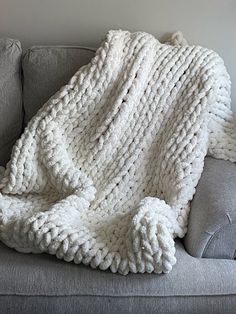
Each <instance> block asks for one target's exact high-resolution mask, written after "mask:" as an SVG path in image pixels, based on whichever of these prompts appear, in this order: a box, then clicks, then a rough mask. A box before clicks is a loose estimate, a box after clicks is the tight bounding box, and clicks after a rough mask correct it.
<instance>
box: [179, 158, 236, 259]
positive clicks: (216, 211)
mask: <svg viewBox="0 0 236 314" xmlns="http://www.w3.org/2000/svg"><path fill="white" fill-rule="evenodd" d="M184 244H185V247H186V249H187V251H188V252H189V253H190V254H191V255H193V256H198V257H209V258H228V259H233V258H235V257H236V256H235V252H236V164H234V163H231V162H228V161H223V160H216V159H213V158H209V157H208V158H206V159H205V167H204V172H203V174H202V176H201V179H200V182H199V183H198V186H197V189H196V194H195V196H194V199H193V201H192V204H191V212H190V217H189V223H188V233H187V235H186V237H185V239H184ZM235 263H236V262H235Z"/></svg>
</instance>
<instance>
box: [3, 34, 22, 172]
mask: <svg viewBox="0 0 236 314" xmlns="http://www.w3.org/2000/svg"><path fill="white" fill-rule="evenodd" d="M21 56H22V50H21V44H20V42H19V41H18V40H15V39H0V166H5V164H6V162H7V161H8V160H9V158H10V154H11V150H12V146H13V144H14V143H15V141H16V139H17V138H18V137H19V136H20V133H21V131H22V121H23V112H22V110H23V108H22V84H21Z"/></svg>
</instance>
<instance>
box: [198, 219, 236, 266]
mask: <svg viewBox="0 0 236 314" xmlns="http://www.w3.org/2000/svg"><path fill="white" fill-rule="evenodd" d="M235 225H236V223H229V222H228V223H227V224H224V225H222V226H220V227H219V228H218V229H217V230H216V231H215V232H214V233H213V234H212V235H211V236H210V237H209V239H208V241H207V244H206V246H205V248H204V250H203V252H202V257H204V254H206V251H207V249H208V248H209V246H210V244H211V243H212V241H213V239H214V238H215V236H216V235H217V234H219V233H220V232H221V230H222V229H224V228H226V227H228V226H235ZM231 259H232V260H233V258H231Z"/></svg>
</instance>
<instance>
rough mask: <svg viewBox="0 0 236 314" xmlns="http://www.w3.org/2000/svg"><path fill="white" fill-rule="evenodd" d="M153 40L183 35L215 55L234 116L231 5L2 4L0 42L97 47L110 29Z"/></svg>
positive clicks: (73, 0)
mask: <svg viewBox="0 0 236 314" xmlns="http://www.w3.org/2000/svg"><path fill="white" fill-rule="evenodd" d="M111 28H112V29H117V28H122V29H128V30H130V31H135V30H144V31H147V32H150V33H152V34H154V35H155V36H157V37H160V36H163V34H165V33H166V32H172V31H176V30H181V31H182V32H183V33H184V35H185V37H186V38H187V39H188V40H189V42H191V43H196V44H200V45H202V46H206V47H209V48H211V49H214V50H216V51H217V52H218V53H219V54H220V55H221V56H222V57H223V58H224V60H225V63H226V66H227V68H228V71H229V73H230V75H231V79H232V98H233V103H232V105H233V108H234V112H235V113H236V1H235V0H195V1H193V0H178V1H174V0H97V1H96V0H0V36H1V37H15V38H18V39H19V40H20V41H21V42H22V44H23V47H24V48H27V47H29V46H31V45H38V44H47V45H48V44H72V45H86V46H97V45H98V44H99V41H100V40H101V38H102V37H103V35H104V34H105V32H106V31H107V30H108V29H111Z"/></svg>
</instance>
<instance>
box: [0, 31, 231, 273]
mask: <svg viewBox="0 0 236 314" xmlns="http://www.w3.org/2000/svg"><path fill="white" fill-rule="evenodd" d="M207 152H208V153H209V154H210V155H212V156H214V157H216V158H222V159H227V160H230V161H233V162H235V161H236V128H235V125H234V122H233V115H232V112H231V110H230V79H229V75H228V74H227V71H226V69H225V66H224V63H223V61H222V59H221V58H220V57H219V56H218V55H217V54H216V53H215V52H213V51H211V50H208V49H205V48H202V47H198V46H188V45H187V43H186V41H185V40H184V39H183V37H181V34H178V35H177V36H174V37H172V38H171V39H170V41H169V42H168V44H161V43H160V42H159V41H158V40H156V39H155V38H154V37H153V36H152V35H150V34H147V33H143V32H136V33H130V32H127V31H121V30H119V31H110V32H109V33H108V34H107V36H106V38H105V40H104V42H103V43H102V45H101V47H100V48H99V49H98V50H97V52H96V55H95V57H94V58H93V59H92V60H91V62H90V63H89V64H88V65H86V66H84V67H82V68H81V69H79V70H78V72H77V73H76V74H75V75H74V76H73V77H72V78H71V80H70V81H69V83H68V84H67V85H66V86H64V87H63V88H62V89H61V90H60V91H59V92H58V93H56V94H55V95H54V96H53V97H52V98H50V99H49V101H48V102H47V103H46V104H45V105H44V106H43V107H42V109H40V110H39V112H38V113H37V114H36V115H35V117H34V118H33V119H32V120H31V121H30V123H29V124H28V126H27V127H26V129H25V131H24V133H23V134H22V136H21V138H20V139H19V140H18V141H17V143H16V144H15V146H14V148H13V151H12V155H11V160H10V162H9V163H8V165H7V168H6V171H5V174H4V178H3V179H2V181H1V190H0V191H1V194H0V213H1V216H0V239H1V240H2V241H3V242H4V243H5V244H7V245H8V246H10V247H12V248H15V249H16V250H18V251H20V252H25V253H27V252H33V253H41V252H47V253H49V254H53V255H56V256H57V257H58V258H61V259H64V260H65V261H68V262H69V261H74V262H75V263H84V264H86V265H90V266H91V267H93V268H96V267H99V268H100V269H102V270H105V269H110V270H111V271H112V272H119V273H121V274H124V275H125V274H127V273H129V272H133V273H137V272H141V273H143V272H156V273H161V272H164V273H168V272H169V271H170V270H171V269H172V266H173V265H174V264H175V262H176V259H175V247H174V238H175V237H183V236H184V234H185V233H186V230H187V218H188V213H189V209H190V207H189V202H190V200H191V199H192V197H193V195H194V192H195V187H196V185H197V183H198V180H199V178H200V176H201V172H202V170H203V165H204V157H205V156H206V154H207Z"/></svg>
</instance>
